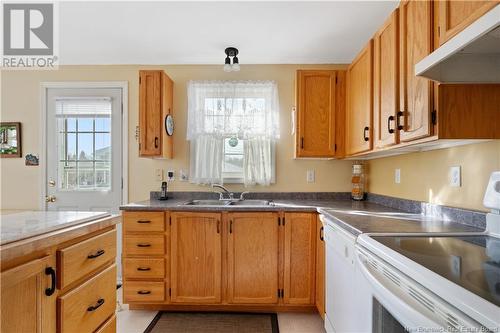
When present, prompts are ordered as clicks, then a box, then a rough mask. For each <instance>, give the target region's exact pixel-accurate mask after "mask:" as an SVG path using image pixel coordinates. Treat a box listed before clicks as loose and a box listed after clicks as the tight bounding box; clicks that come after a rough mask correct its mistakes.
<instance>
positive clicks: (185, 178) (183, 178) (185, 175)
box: [179, 169, 189, 182]
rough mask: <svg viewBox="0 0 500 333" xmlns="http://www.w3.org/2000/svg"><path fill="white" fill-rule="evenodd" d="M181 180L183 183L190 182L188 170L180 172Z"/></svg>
mask: <svg viewBox="0 0 500 333" xmlns="http://www.w3.org/2000/svg"><path fill="white" fill-rule="evenodd" d="M179 180H180V181H181V182H187V181H188V180H189V176H188V173H187V171H186V170H183V169H180V170H179Z"/></svg>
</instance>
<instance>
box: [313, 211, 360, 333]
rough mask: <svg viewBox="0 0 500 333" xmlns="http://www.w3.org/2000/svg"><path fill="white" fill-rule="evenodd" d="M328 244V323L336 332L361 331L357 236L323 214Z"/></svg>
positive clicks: (327, 325)
mask: <svg viewBox="0 0 500 333" xmlns="http://www.w3.org/2000/svg"><path fill="white" fill-rule="evenodd" d="M320 219H321V221H322V223H323V227H324V231H325V235H324V238H325V244H326V260H325V261H326V297H325V301H326V317H325V318H326V320H325V329H326V331H327V332H328V333H332V332H342V333H343V332H360V331H363V330H364V328H362V327H360V326H359V325H360V324H361V323H360V321H359V317H358V316H360V315H361V316H363V315H364V314H363V313H359V303H358V299H357V298H358V292H357V282H356V265H357V264H356V260H355V253H356V252H355V251H356V246H355V245H356V244H355V243H356V237H355V236H353V235H352V234H350V233H348V232H347V231H345V230H343V229H342V228H341V227H339V226H337V225H336V224H335V223H334V222H333V221H330V220H329V219H328V218H327V217H325V216H324V215H320Z"/></svg>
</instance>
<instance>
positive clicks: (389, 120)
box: [387, 116, 394, 134]
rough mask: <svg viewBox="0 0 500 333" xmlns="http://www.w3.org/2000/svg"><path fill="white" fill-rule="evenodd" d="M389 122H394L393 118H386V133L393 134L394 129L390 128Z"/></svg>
mask: <svg viewBox="0 0 500 333" xmlns="http://www.w3.org/2000/svg"><path fill="white" fill-rule="evenodd" d="M391 121H394V116H389V118H387V132H389V133H391V134H392V133H394V129H392V128H391Z"/></svg>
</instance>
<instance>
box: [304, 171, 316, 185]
mask: <svg viewBox="0 0 500 333" xmlns="http://www.w3.org/2000/svg"><path fill="white" fill-rule="evenodd" d="M314 178H315V172H314V170H307V178H306V179H307V182H308V183H314Z"/></svg>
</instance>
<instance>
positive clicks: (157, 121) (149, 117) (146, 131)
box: [139, 70, 173, 158]
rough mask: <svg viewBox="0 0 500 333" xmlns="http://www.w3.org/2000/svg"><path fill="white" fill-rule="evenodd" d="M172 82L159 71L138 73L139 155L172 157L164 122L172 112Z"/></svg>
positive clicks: (170, 141)
mask: <svg viewBox="0 0 500 333" xmlns="http://www.w3.org/2000/svg"><path fill="white" fill-rule="evenodd" d="M172 109H173V81H172V80H171V79H170V78H169V77H168V75H167V74H165V72H164V71H160V70H142V71H139V156H142V157H164V158H172V157H173V140H172V137H171V136H169V135H167V133H166V130H165V119H166V117H167V115H169V114H172V113H173V110H172Z"/></svg>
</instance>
